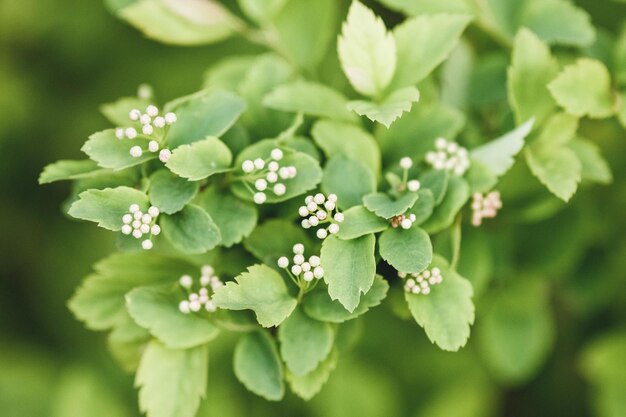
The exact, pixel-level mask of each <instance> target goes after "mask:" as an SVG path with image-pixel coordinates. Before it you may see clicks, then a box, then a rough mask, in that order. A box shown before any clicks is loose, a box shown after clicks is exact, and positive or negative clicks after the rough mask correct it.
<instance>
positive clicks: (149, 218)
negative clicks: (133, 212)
mask: <svg viewBox="0 0 626 417" xmlns="http://www.w3.org/2000/svg"><path fill="white" fill-rule="evenodd" d="M141 222H142V223H144V224H150V223H152V216H151V215H150V214H148V213H146V214H144V215H143V216H141Z"/></svg>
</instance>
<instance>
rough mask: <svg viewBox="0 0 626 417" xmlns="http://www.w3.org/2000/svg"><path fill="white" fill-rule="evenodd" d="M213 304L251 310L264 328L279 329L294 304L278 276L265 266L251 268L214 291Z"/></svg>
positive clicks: (231, 308)
mask: <svg viewBox="0 0 626 417" xmlns="http://www.w3.org/2000/svg"><path fill="white" fill-rule="evenodd" d="M213 302H214V303H215V305H216V306H217V307H220V308H225V309H228V310H253V311H254V312H255V314H256V317H257V320H258V321H259V324H260V325H261V326H263V327H272V326H278V325H279V324H280V323H282V322H283V321H284V320H285V319H286V318H287V317H289V315H290V314H291V313H292V311H293V310H294V308H296V304H297V301H296V299H295V298H292V297H291V296H290V295H289V292H288V291H287V286H286V285H285V282H284V281H283V279H282V277H281V276H280V274H279V273H278V272H276V271H275V270H273V269H272V268H270V267H268V266H266V265H253V266H251V267H249V268H248V272H244V273H243V274H241V275H239V276H238V277H236V278H235V281H230V282H227V283H226V285H224V286H223V287H221V288H219V289H217V290H216V291H215V295H214V296H213Z"/></svg>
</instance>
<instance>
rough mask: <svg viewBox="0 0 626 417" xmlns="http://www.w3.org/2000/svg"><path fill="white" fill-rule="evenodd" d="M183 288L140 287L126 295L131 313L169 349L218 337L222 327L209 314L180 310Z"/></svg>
mask: <svg viewBox="0 0 626 417" xmlns="http://www.w3.org/2000/svg"><path fill="white" fill-rule="evenodd" d="M184 298H185V297H183V293H182V292H181V291H177V290H174V291H172V288H171V286H169V287H139V288H135V289H134V290H132V291H131V292H129V293H128V294H126V307H127V309H128V313H129V314H130V316H131V317H132V318H133V320H135V322H136V323H137V324H138V325H140V326H141V327H143V328H145V329H148V330H149V331H150V334H152V336H154V337H156V338H157V339H159V340H160V341H161V342H162V343H163V344H164V345H165V346H166V347H167V348H169V349H189V348H192V347H195V346H199V345H203V344H205V343H207V342H209V341H211V340H213V339H215V338H216V337H217V335H218V334H219V329H218V328H217V327H215V326H214V325H213V324H211V322H210V321H209V320H208V319H207V318H206V317H200V316H198V315H195V314H183V313H181V312H180V310H179V309H178V303H179V302H180V301H182V300H183V299H184Z"/></svg>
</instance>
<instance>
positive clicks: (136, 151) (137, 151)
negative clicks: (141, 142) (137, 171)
mask: <svg viewBox="0 0 626 417" xmlns="http://www.w3.org/2000/svg"><path fill="white" fill-rule="evenodd" d="M129 153H130V156H132V157H133V158H139V157H140V156H141V155H142V154H143V151H142V150H141V146H133V147H132V148H130V151H129Z"/></svg>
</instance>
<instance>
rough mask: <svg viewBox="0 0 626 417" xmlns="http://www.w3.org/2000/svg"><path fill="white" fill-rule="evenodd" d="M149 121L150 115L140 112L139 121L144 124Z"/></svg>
mask: <svg viewBox="0 0 626 417" xmlns="http://www.w3.org/2000/svg"><path fill="white" fill-rule="evenodd" d="M150 122H152V118H151V117H150V115H149V114H142V115H141V117H140V118H139V123H141V124H142V125H144V126H146V125H149V124H150Z"/></svg>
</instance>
